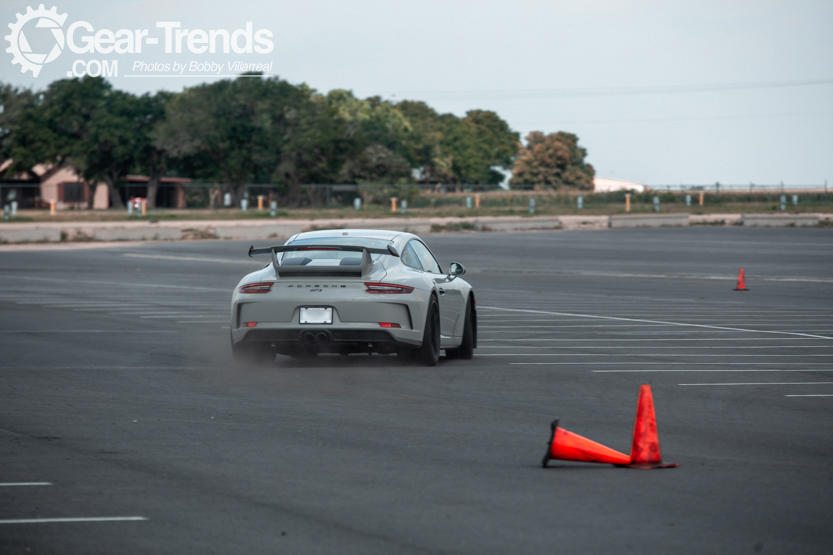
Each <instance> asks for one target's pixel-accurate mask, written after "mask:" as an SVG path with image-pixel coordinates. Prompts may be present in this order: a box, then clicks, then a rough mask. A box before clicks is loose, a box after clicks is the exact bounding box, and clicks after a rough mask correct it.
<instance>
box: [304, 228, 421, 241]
mask: <svg viewBox="0 0 833 555" xmlns="http://www.w3.org/2000/svg"><path fill="white" fill-rule="evenodd" d="M399 235H404V236H408V237H414V235H411V234H410V233H404V232H402V231H389V230H386V229H322V230H319V231H306V232H304V233H299V234H298V235H295V236H294V237H291V238H290V239H289V240H290V241H297V240H299V239H319V238H325V237H361V238H365V239H382V240H387V241H393V240H394V239H395V238H396V237H397V236H399Z"/></svg>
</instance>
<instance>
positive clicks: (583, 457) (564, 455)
mask: <svg viewBox="0 0 833 555" xmlns="http://www.w3.org/2000/svg"><path fill="white" fill-rule="evenodd" d="M551 426H552V437H550V441H549V444H548V445H549V447H548V448H547V453H546V454H545V455H544V460H543V461H542V462H541V466H543V467H546V466H547V463H549V462H550V459H560V460H562V461H579V462H594V463H604V464H616V465H627V464H629V463H630V462H631V457H628V456H627V455H626V454H624V453H620V452H619V451H616V450H615V449H611V448H610V447H605V446H604V445H602V444H600V443H596V442H595V441H591V440H589V439H587V438H586V437H582V436H580V435H578V434H574V433H573V432H568V431H567V430H564V429H562V428H559V427H558V419H555V420H553V421H552V424H551Z"/></svg>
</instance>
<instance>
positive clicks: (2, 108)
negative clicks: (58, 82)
mask: <svg viewBox="0 0 833 555" xmlns="http://www.w3.org/2000/svg"><path fill="white" fill-rule="evenodd" d="M35 100H36V96H35V95H34V94H33V93H32V91H30V90H29V89H19V88H16V87H13V86H11V85H0V163H2V162H5V161H6V160H8V159H9V158H11V156H12V145H13V142H12V134H13V133H14V131H15V130H16V129H17V127H18V125H19V123H20V118H21V115H22V114H23V113H24V112H25V111H27V110H29V109H31V108H32V106H33V105H34V103H35ZM27 169H28V168H27Z"/></svg>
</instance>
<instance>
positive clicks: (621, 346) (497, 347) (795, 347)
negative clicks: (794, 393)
mask: <svg viewBox="0 0 833 555" xmlns="http://www.w3.org/2000/svg"><path fill="white" fill-rule="evenodd" d="M478 348H479V349H535V350H542V349H561V350H564V349H584V350H597V349H616V350H620V349H640V350H645V349H646V348H649V349H651V350H652V351H656V350H660V349H675V350H679V349H680V347H676V346H674V347H655V346H652V347H645V346H644V345H635V346H632V347H631V346H628V345H616V346H604V345H600V346H590V345H582V346H581V347H578V346H577V347H547V346H545V345H478ZM831 348H833V345H732V346H731V347H720V346H714V345H709V346H708V347H696V346H695V347H686V348H685V349H686V350H687V351H690V350H693V349H708V350H710V351H713V350H720V349H731V350H733V351H734V350H738V349H755V350H756V351H757V350H758V349H831ZM480 356H482V354H481V355H480ZM664 356H668V355H664ZM756 356H762V355H756ZM797 356H804V355H797ZM830 356H833V355H830Z"/></svg>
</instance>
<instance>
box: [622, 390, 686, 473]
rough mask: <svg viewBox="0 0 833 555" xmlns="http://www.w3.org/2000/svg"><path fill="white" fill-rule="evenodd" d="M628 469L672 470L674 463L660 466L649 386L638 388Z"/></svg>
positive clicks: (654, 415)
mask: <svg viewBox="0 0 833 555" xmlns="http://www.w3.org/2000/svg"><path fill="white" fill-rule="evenodd" d="M625 466H627V467H628V468H673V467H675V466H679V465H677V464H676V463H673V464H662V454H661V453H660V450H659V434H658V433H657V416H656V414H655V413H654V397H653V395H652V394H651V386H650V385H647V384H644V385H642V386H640V388H639V401H637V404H636V421H635V422H634V426H633V443H632V444H631V460H630V463H629V464H627V465H625Z"/></svg>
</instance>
